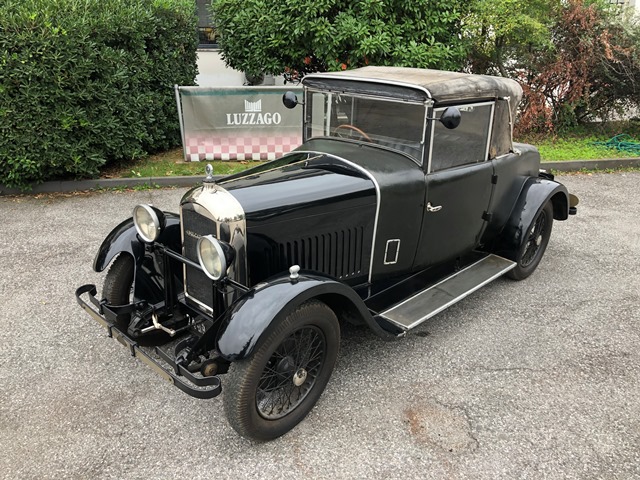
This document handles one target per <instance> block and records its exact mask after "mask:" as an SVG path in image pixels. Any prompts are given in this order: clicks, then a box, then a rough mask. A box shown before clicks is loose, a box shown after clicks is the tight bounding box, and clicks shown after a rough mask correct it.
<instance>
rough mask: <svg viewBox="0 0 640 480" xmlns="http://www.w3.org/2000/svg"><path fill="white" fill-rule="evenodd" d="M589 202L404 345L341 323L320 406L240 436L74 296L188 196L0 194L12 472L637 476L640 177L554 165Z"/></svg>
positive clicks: (2, 434) (3, 356)
mask: <svg viewBox="0 0 640 480" xmlns="http://www.w3.org/2000/svg"><path fill="white" fill-rule="evenodd" d="M559 179H560V181H562V182H564V183H565V184H566V185H567V186H568V187H569V189H570V191H572V192H573V193H575V194H577V195H578V196H579V197H580V199H581V204H580V208H579V213H578V215H577V216H575V217H571V218H570V219H569V221H567V222H556V223H555V224H554V231H553V234H552V238H551V243H550V245H549V248H548V250H547V253H546V256H545V258H544V259H543V262H542V264H541V265H540V267H539V268H538V270H537V271H536V272H535V273H534V275H533V276H532V277H530V278H529V279H527V280H525V281H523V282H512V281H509V280H506V279H505V280H503V279H500V280H497V281H496V282H494V283H493V284H491V285H489V286H487V287H485V288H483V289H482V290H480V291H479V292H477V293H475V294H473V295H472V296H470V297H468V298H467V299H465V300H464V301H462V302H461V303H459V304H457V305H455V306H453V307H451V308H450V309H449V310H447V311H445V312H443V313H441V314H439V315H437V316H436V317H435V318H433V319H431V320H430V321H428V322H427V323H426V324H424V325H422V326H421V327H419V328H418V329H417V330H415V331H414V332H412V333H411V334H410V335H408V336H407V337H406V338H404V339H402V340H399V341H397V342H391V343H386V342H383V341H381V340H379V339H377V337H375V336H374V335H373V334H371V333H369V332H368V331H367V330H365V329H357V328H349V329H347V330H346V331H345V332H343V340H342V345H341V355H340V358H339V360H338V364H337V367H336V370H335V372H334V374H333V377H332V379H331V381H330V383H329V385H328V387H327V390H326V391H325V393H324V394H323V396H322V398H321V399H320V402H319V403H318V405H317V406H316V408H315V409H314V410H313V411H312V412H311V414H310V415H309V416H308V418H307V419H306V420H305V421H303V422H302V423H301V424H300V425H299V426H298V427H297V428H296V429H294V430H293V431H292V432H290V433H289V434H287V435H285V436H284V437H282V438H280V439H278V440H275V441H273V442H270V443H264V444H258V443H253V442H250V441H247V440H244V439H242V438H240V437H238V436H237V435H236V434H235V432H234V431H233V430H232V429H231V428H230V427H229V426H228V424H227V423H226V420H225V418H224V415H223V412H222V405H221V400H220V398H217V399H213V400H197V399H193V398H191V397H189V396H187V395H186V394H184V393H182V392H180V391H179V390H178V389H176V388H173V387H171V386H170V385H169V384H167V383H165V382H163V381H162V380H161V379H160V378H159V377H158V376H157V375H155V374H154V373H153V372H152V371H151V370H150V369H149V368H147V367H146V366H145V365H143V364H142V363H141V362H139V361H138V360H136V359H132V358H131V357H129V356H128V355H127V352H126V350H125V349H123V348H122V347H121V346H120V345H119V344H117V343H116V342H113V341H112V340H110V339H108V338H107V337H106V335H105V333H104V331H103V330H102V329H101V328H100V327H99V326H98V325H97V324H95V323H94V322H93V321H92V320H90V319H89V317H88V316H87V315H86V314H85V313H84V312H83V311H82V310H81V309H80V308H79V307H78V306H77V304H76V302H75V298H74V291H75V288H76V287H77V286H79V285H81V284H84V283H97V284H101V282H102V276H101V275H99V274H96V273H94V272H93V271H92V270H91V263H92V260H93V256H94V254H95V252H96V250H97V248H98V246H99V245H100V243H101V242H102V239H103V238H104V237H105V235H106V234H107V233H108V232H109V231H110V229H111V228H112V227H114V226H115V225H116V224H117V223H118V222H119V221H120V220H122V219H124V218H125V217H126V216H128V215H129V214H130V213H129V212H130V211H131V208H132V207H133V206H134V205H135V204H137V203H141V202H150V203H153V204H154V205H156V206H159V207H161V208H165V209H169V210H176V208H177V205H178V201H179V199H180V197H181V195H182V193H183V191H184V190H183V189H180V190H148V191H140V192H102V193H91V194H80V195H78V194H73V195H67V196H64V195H54V196H40V197H30V196H22V197H0V239H1V244H0V255H1V258H2V259H3V261H2V264H1V266H0V298H1V305H2V307H1V310H0V327H1V332H2V333H1V334H0V335H1V337H2V340H1V343H0V365H2V368H1V369H0V391H1V392H2V401H1V402H0V451H2V452H3V455H1V456H0V477H2V478H7V479H16V478H21V479H22V478H37V479H49V478H50V479H61V478H78V479H85V478H93V479H108V478H113V479H128V478H131V479H139V478H162V479H168V478H230V479H237V478H247V479H253V478H255V479H267V478H292V479H293V478H296V479H299V478H328V479H341V478H344V479H357V478H377V479H386V478H389V479H394V478H398V479H403V480H407V479H428V478H473V479H498V478H504V479H513V478H533V479H539V478H562V479H571V478H584V479H592V478H607V479H630V478H638V477H640V402H639V401H638V398H640V385H639V381H638V378H639V374H640V349H639V348H638V345H640V326H639V315H638V308H639V305H640V276H639V275H638V271H640V221H639V220H640V189H639V188H638V185H639V184H640V174H639V173H617V174H593V175H567V176H563V177H559Z"/></svg>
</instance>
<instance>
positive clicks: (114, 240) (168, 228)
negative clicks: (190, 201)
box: [93, 212, 181, 272]
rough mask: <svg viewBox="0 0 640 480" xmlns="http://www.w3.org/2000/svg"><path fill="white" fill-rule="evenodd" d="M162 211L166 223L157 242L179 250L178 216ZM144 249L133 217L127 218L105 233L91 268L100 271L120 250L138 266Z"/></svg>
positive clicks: (142, 257)
mask: <svg viewBox="0 0 640 480" xmlns="http://www.w3.org/2000/svg"><path fill="white" fill-rule="evenodd" d="M163 213H164V215H165V218H166V224H165V228H164V229H163V231H162V232H161V233H160V237H159V238H158V242H159V243H162V244H163V245H166V246H169V247H170V248H172V249H173V250H175V251H177V252H179V251H180V250H181V248H180V246H179V245H180V216H179V215H177V214H175V213H171V212H163ZM176 242H177V248H176ZM144 251H145V249H144V242H142V241H141V240H140V239H139V238H138V233H137V231H136V227H135V225H134V224H133V218H128V219H127V220H125V221H124V222H122V223H121V224H120V225H118V226H117V227H116V228H114V229H113V230H111V232H110V233H109V235H107V237H106V238H105V239H104V240H103V242H102V245H100V248H99V249H98V253H97V254H96V257H95V258H94V260H93V269H94V270H95V271H96V272H102V271H103V270H104V269H105V268H107V266H108V265H109V264H110V263H111V260H113V259H114V257H115V256H116V255H118V254H119V253H122V252H125V253H128V254H129V255H131V257H133V259H134V262H135V264H136V266H139V265H140V264H141V263H142V260H143V259H144Z"/></svg>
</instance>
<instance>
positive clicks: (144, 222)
mask: <svg viewBox="0 0 640 480" xmlns="http://www.w3.org/2000/svg"><path fill="white" fill-rule="evenodd" d="M163 220H164V216H163V215H162V212H160V211H159V210H158V209H156V208H153V207H152V206H150V205H136V207H135V208H134V209H133V223H134V225H135V226H136V230H137V231H138V235H139V236H140V238H142V240H143V241H145V242H147V243H152V242H155V241H156V239H157V238H158V235H160V231H161V230H162V227H163Z"/></svg>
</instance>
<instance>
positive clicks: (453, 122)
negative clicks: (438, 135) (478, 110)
mask: <svg viewBox="0 0 640 480" xmlns="http://www.w3.org/2000/svg"><path fill="white" fill-rule="evenodd" d="M461 120H462V115H461V114H460V110H458V109H457V108H456V107H447V108H446V109H445V110H444V112H442V115H440V123H442V125H444V127H445V128H448V129H449V130H453V129H454V128H457V127H458V125H460V121H461Z"/></svg>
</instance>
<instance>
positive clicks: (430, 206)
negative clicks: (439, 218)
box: [427, 202, 442, 212]
mask: <svg viewBox="0 0 640 480" xmlns="http://www.w3.org/2000/svg"><path fill="white" fill-rule="evenodd" d="M440 210H442V205H437V206H435V207H434V206H433V205H431V202H428V203H427V212H439V211H440Z"/></svg>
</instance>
